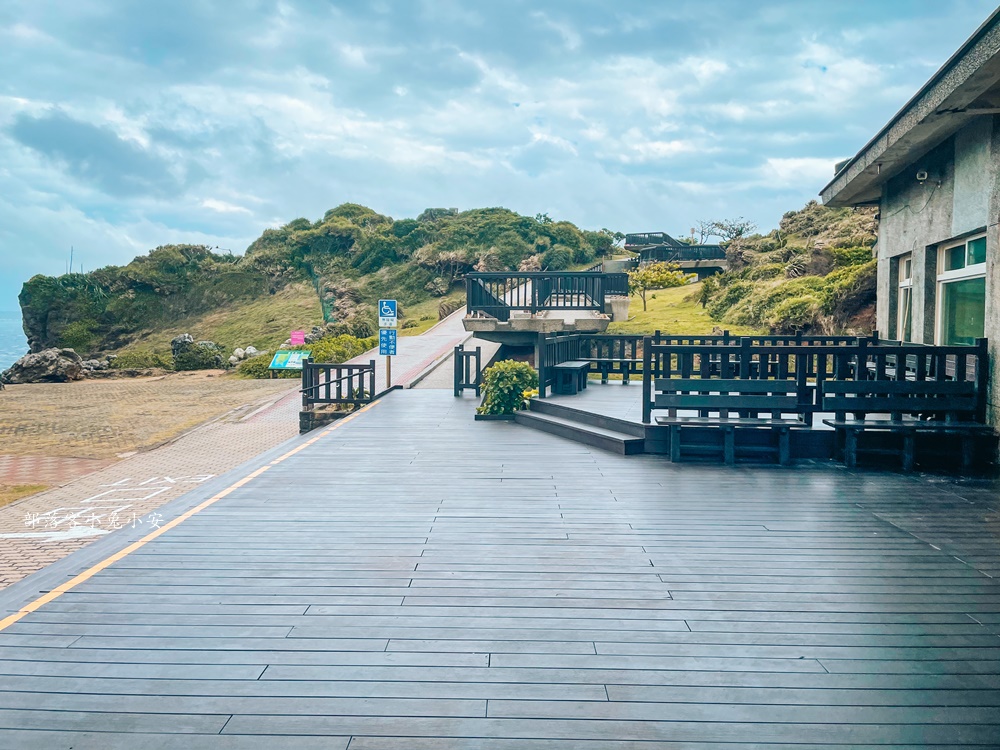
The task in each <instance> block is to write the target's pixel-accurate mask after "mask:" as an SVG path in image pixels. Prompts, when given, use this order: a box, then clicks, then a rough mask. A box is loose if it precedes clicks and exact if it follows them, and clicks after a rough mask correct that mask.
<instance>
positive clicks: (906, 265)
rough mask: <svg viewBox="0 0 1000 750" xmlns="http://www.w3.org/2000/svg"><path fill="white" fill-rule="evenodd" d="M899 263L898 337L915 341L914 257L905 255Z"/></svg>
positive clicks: (897, 298)
mask: <svg viewBox="0 0 1000 750" xmlns="http://www.w3.org/2000/svg"><path fill="white" fill-rule="evenodd" d="M896 262H897V263H899V268H898V271H899V295H898V296H897V297H896V307H897V308H898V310H897V319H896V335H897V336H898V337H899V338H900V340H902V341H912V340H913V256H910V255H903V256H900V258H899V259H898V260H897V261H896Z"/></svg>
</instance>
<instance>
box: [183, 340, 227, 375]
mask: <svg viewBox="0 0 1000 750" xmlns="http://www.w3.org/2000/svg"><path fill="white" fill-rule="evenodd" d="M225 366H226V362H225V360H224V359H223V357H222V347H221V346H219V345H218V344H215V343H212V342H211V341H198V342H196V343H194V344H192V345H191V346H189V347H187V348H185V349H183V350H181V351H179V352H177V355H176V356H175V357H174V367H175V368H176V369H177V370H221V369H222V368H223V367H225Z"/></svg>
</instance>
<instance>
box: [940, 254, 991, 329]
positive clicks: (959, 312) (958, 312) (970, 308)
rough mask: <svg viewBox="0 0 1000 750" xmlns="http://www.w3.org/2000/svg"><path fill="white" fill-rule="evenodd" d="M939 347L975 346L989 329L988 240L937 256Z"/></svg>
mask: <svg viewBox="0 0 1000 750" xmlns="http://www.w3.org/2000/svg"><path fill="white" fill-rule="evenodd" d="M937 280H938V335H937V340H938V343H939V344H943V345H945V346H949V345H953V344H972V343H975V340H976V339H978V338H982V337H983V333H984V331H985V328H986V237H975V238H973V239H970V240H966V241H965V242H962V243H960V244H957V245H950V246H946V247H943V248H941V250H940V252H939V253H938V277H937Z"/></svg>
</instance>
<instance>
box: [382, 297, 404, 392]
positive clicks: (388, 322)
mask: <svg viewBox="0 0 1000 750" xmlns="http://www.w3.org/2000/svg"><path fill="white" fill-rule="evenodd" d="M398 311H399V307H398V306H397V305H396V300H394V299H380V300H379V301H378V327H379V332H378V353H379V354H380V355H385V387H386V389H387V390H388V389H389V388H391V387H392V359H390V358H391V357H395V356H396V322H397V321H398V320H399V318H398V317H397V313H398Z"/></svg>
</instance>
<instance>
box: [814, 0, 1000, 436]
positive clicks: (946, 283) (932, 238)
mask: <svg viewBox="0 0 1000 750" xmlns="http://www.w3.org/2000/svg"><path fill="white" fill-rule="evenodd" d="M820 195H821V196H822V198H823V203H824V204H826V205H828V206H834V207H840V206H861V205H877V206H878V207H879V213H880V223H879V239H878V305H877V319H878V330H879V331H880V332H881V334H882V336H883V337H885V338H898V339H903V340H906V341H912V342H917V343H926V344H967V343H972V342H973V341H974V340H975V339H976V338H981V337H983V336H985V337H987V338H989V340H990V361H991V363H992V367H993V368H994V371H993V373H992V374H993V376H992V377H991V386H990V398H989V403H990V411H991V419H992V420H993V423H994V424H1000V373H998V372H997V371H996V363H997V361H1000V235H998V217H1000V9H998V10H997V11H995V12H994V13H993V14H992V15H991V16H990V17H989V18H988V19H987V20H986V22H985V23H984V24H983V25H982V26H981V27H980V28H979V29H978V30H977V31H976V33H975V34H973V35H972V37H971V38H970V39H969V40H968V41H967V42H966V43H965V44H964V45H963V46H962V48H961V49H959V50H958V52H956V53H955V54H954V55H953V56H952V57H951V59H950V60H948V62H946V63H945V64H944V66H943V67H942V68H941V69H940V70H939V71H938V72H937V73H936V74H935V75H934V76H933V77H932V78H931V79H930V80H929V81H928V82H927V83H926V84H925V85H924V86H923V88H921V89H920V90H919V91H918V92H917V93H916V95H915V96H914V97H913V98H912V99H911V100H910V101H909V102H907V104H906V106H904V107H903V109H902V110H900V112H899V113H898V114H897V115H896V116H895V117H893V118H892V120H891V121H890V122H889V123H888V124H887V125H886V126H885V127H884V128H882V130H881V131H879V132H878V133H877V134H876V135H875V137H874V138H872V139H871V141H869V142H868V144H867V145H866V146H865V147H864V148H863V149H861V151H860V152H859V153H858V154H857V155H856V156H855V157H854V158H852V159H850V160H848V161H846V162H842V163H841V164H838V165H837V170H836V175H835V177H834V179H833V181H832V182H830V184H828V185H827V186H826V187H825V188H823V190H822V192H821V193H820Z"/></svg>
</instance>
